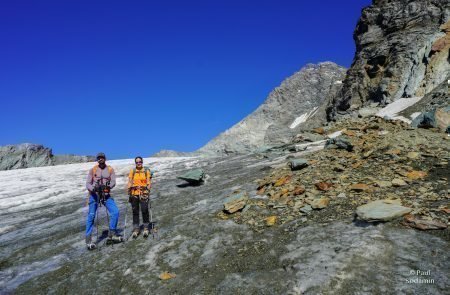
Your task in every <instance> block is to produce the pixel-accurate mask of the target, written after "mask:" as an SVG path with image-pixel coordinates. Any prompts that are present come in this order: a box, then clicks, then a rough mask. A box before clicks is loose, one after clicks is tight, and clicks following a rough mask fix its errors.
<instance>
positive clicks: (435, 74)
mask: <svg viewBox="0 0 450 295" xmlns="http://www.w3.org/2000/svg"><path fill="white" fill-rule="evenodd" d="M449 19H450V4H449V2H448V1H447V0H420V1H407V0H394V1H388V0H384V1H382V0H379V1H376V0H374V2H373V5H371V6H369V7H367V8H365V9H364V10H363V11H362V16H361V18H360V19H359V22H358V25H357V27H356V30H355V32H354V36H353V37H354V40H355V43H356V53H355V57H354V59H353V64H352V66H351V68H350V69H349V71H348V74H347V77H346V79H345V80H344V82H343V88H342V90H341V91H340V92H339V93H338V95H337V96H336V97H335V98H334V99H333V100H332V102H331V104H330V106H329V107H328V110H327V112H328V118H329V119H333V118H334V117H335V116H336V113H337V112H338V111H346V110H347V109H349V108H350V106H351V105H355V106H361V105H365V104H366V103H367V102H368V103H370V102H380V103H382V104H385V103H390V102H392V101H395V100H397V99H399V98H401V97H414V96H424V95H425V94H426V93H428V92H430V91H431V90H433V89H434V88H435V87H437V86H438V85H439V84H440V83H441V82H442V81H444V80H447V78H448V77H449V74H450V64H449V49H450V22H449Z"/></svg>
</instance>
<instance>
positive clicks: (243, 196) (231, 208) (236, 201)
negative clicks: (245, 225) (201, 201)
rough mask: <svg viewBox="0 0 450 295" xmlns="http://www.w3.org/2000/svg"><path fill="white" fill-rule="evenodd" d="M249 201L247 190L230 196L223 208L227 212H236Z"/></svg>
mask: <svg viewBox="0 0 450 295" xmlns="http://www.w3.org/2000/svg"><path fill="white" fill-rule="evenodd" d="M247 201H248V195H247V193H245V192H242V193H237V194H234V195H232V196H229V197H228V198H226V199H225V200H224V203H223V210H224V211H225V212H227V213H234V212H236V211H239V210H241V209H243V208H244V207H245V205H246V204H247Z"/></svg>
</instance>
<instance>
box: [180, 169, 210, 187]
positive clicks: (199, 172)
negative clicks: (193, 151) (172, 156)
mask: <svg viewBox="0 0 450 295" xmlns="http://www.w3.org/2000/svg"><path fill="white" fill-rule="evenodd" d="M177 178H178V179H182V180H185V181H187V182H189V183H193V184H198V183H201V182H202V181H203V180H204V178H205V172H204V171H203V169H194V170H190V171H188V172H186V173H184V174H183V175H180V176H178V177H177Z"/></svg>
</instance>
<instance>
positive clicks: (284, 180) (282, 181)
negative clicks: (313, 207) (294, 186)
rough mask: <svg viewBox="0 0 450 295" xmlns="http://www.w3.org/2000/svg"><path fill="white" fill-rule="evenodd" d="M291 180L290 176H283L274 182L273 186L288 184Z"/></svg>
mask: <svg viewBox="0 0 450 295" xmlns="http://www.w3.org/2000/svg"><path fill="white" fill-rule="evenodd" d="M291 178H292V176H290V175H286V176H283V177H281V178H279V179H278V180H277V181H276V182H275V184H274V186H282V185H284V184H286V183H289V181H291Z"/></svg>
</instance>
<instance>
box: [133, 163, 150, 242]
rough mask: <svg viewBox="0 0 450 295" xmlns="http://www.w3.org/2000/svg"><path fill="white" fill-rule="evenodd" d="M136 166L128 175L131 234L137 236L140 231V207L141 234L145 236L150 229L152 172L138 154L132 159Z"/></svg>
mask: <svg viewBox="0 0 450 295" xmlns="http://www.w3.org/2000/svg"><path fill="white" fill-rule="evenodd" d="M134 162H135V164H136V168H133V169H131V171H130V174H129V175H128V184H127V189H128V195H129V199H128V201H129V202H130V203H131V208H132V210H133V233H132V234H131V236H132V237H133V238H137V236H138V235H139V233H140V223H139V207H141V212H142V221H143V223H144V230H143V233H142V235H143V236H144V238H147V237H148V235H149V231H150V228H149V227H150V220H149V212H148V207H149V201H150V189H151V187H152V182H151V180H152V173H151V171H150V169H148V168H145V167H144V165H143V164H144V161H143V159H142V157H140V156H138V157H136V158H135V159H134Z"/></svg>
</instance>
